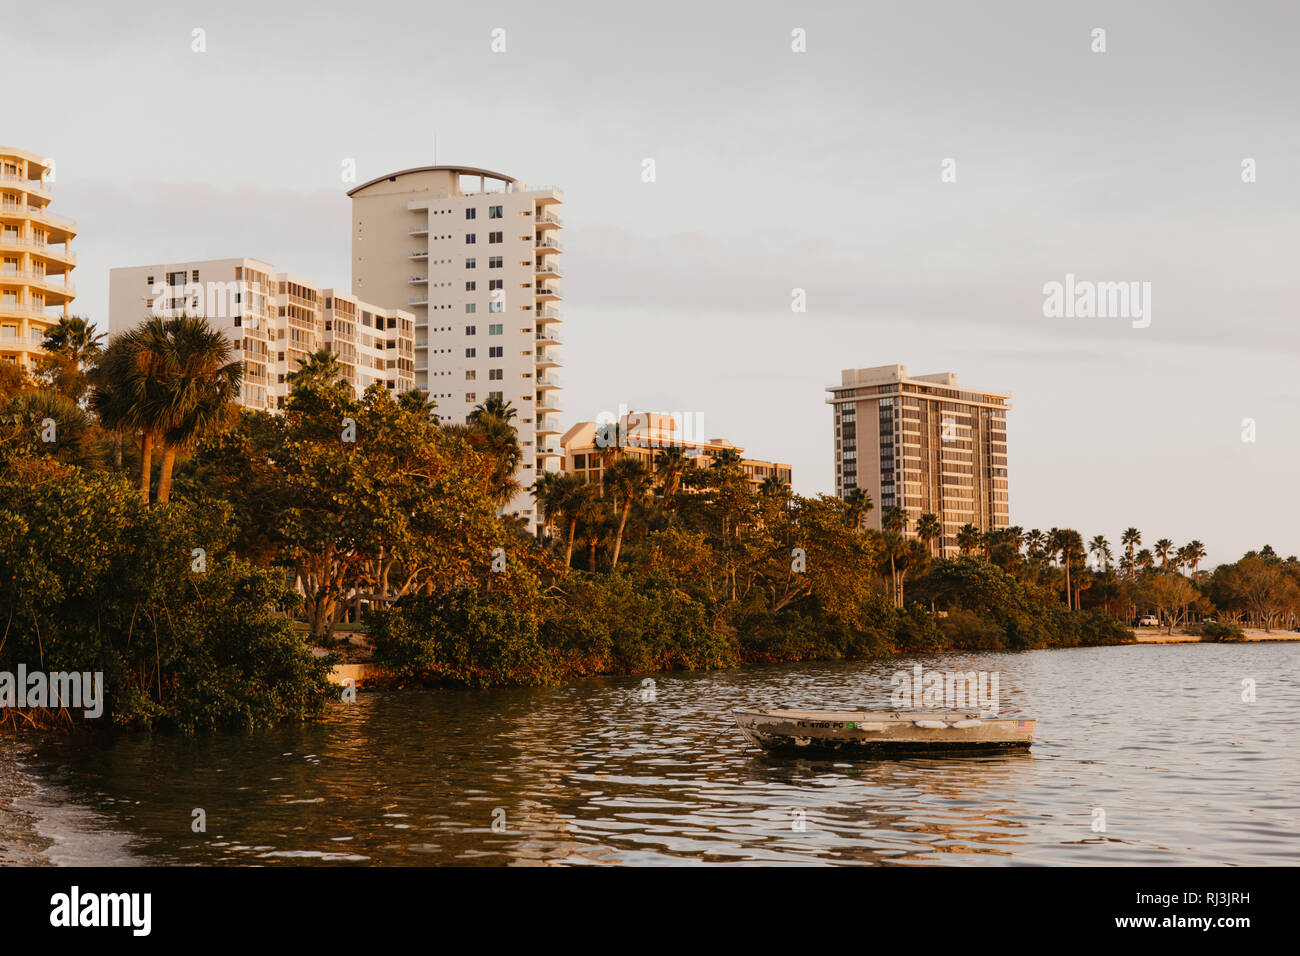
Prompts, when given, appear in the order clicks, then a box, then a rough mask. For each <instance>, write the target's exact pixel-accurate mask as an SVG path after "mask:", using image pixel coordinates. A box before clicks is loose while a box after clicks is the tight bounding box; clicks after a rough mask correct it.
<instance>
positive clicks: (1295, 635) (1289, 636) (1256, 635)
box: [1133, 627, 1300, 644]
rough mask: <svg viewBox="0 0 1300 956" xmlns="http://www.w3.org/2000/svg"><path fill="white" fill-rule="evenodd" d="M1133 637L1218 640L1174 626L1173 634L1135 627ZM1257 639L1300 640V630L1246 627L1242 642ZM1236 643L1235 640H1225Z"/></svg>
mask: <svg viewBox="0 0 1300 956" xmlns="http://www.w3.org/2000/svg"><path fill="white" fill-rule="evenodd" d="M1133 639H1134V640H1136V641H1137V642H1138V643H1139V644H1214V643H1216V641H1215V640H1214V638H1211V637H1201V636H1199V635H1197V634H1188V633H1187V632H1186V631H1183V630H1180V629H1179V628H1174V632H1173V633H1172V634H1166V633H1165V629H1164V628H1154V627H1143V628H1136V627H1135V628H1133ZM1255 641H1300V632H1296V631H1281V630H1272V631H1266V630H1264V629H1263V628H1262V627H1248V628H1245V636H1244V637H1243V638H1242V639H1241V642H1242V643H1246V642H1255ZM1225 643H1235V642H1225Z"/></svg>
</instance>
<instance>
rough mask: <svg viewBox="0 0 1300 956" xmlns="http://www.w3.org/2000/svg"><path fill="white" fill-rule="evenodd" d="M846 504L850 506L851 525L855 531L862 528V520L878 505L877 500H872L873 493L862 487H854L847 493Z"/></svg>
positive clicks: (848, 511) (848, 512)
mask: <svg viewBox="0 0 1300 956" xmlns="http://www.w3.org/2000/svg"><path fill="white" fill-rule="evenodd" d="M844 504H845V505H847V506H848V510H847V514H848V518H849V526H850V527H851V528H853V530H854V531H861V530H862V522H863V521H864V520H866V517H867V515H869V514H871V512H872V511H873V510H874V509H875V507H876V504H875V502H874V501H872V500H871V495H869V494H867V493H866V492H865V491H863V490H862V489H861V488H854V489H853V490H852V491H850V492H849V493H848V494H847V495H845V496H844Z"/></svg>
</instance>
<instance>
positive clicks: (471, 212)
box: [465, 209, 478, 219]
mask: <svg viewBox="0 0 1300 956" xmlns="http://www.w3.org/2000/svg"><path fill="white" fill-rule="evenodd" d="M476 216H478V210H477V209H466V210H465V218H466V219H474V218H475V217H476Z"/></svg>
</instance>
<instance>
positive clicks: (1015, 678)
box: [0, 644, 1300, 865]
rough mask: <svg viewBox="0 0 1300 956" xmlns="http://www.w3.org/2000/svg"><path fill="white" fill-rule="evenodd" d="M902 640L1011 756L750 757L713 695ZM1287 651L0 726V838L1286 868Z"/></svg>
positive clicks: (862, 698)
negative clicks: (101, 723)
mask: <svg viewBox="0 0 1300 956" xmlns="http://www.w3.org/2000/svg"><path fill="white" fill-rule="evenodd" d="M917 661H919V662H920V663H922V664H924V666H926V667H927V668H935V669H954V670H987V671H998V672H999V673H1000V674H1001V689H1002V697H1003V701H1004V703H1003V712H1004V713H1005V712H1019V713H1023V714H1026V715H1029V716H1034V717H1037V718H1038V720H1039V723H1038V735H1039V736H1038V741H1037V743H1035V745H1034V749H1033V751H1032V754H1031V755H1028V756H1019V757H1010V756H1004V757H992V758H977V759H945V760H900V761H879V762H861V763H842V762H833V761H820V762H819V761H812V760H809V761H792V760H784V761H782V760H773V759H769V758H765V757H763V756H761V755H760V753H759V752H758V751H756V750H754V749H752V748H750V747H749V746H748V745H747V744H746V743H745V742H744V741H743V739H742V738H741V737H740V734H739V733H738V732H737V731H736V730H735V727H734V724H733V723H732V721H731V718H730V711H731V709H732V708H735V707H742V706H754V705H758V706H787V707H808V708H824V709H847V708H850V707H854V706H858V707H861V706H870V707H876V708H878V709H883V708H887V707H888V699H889V697H888V695H889V690H890V675H891V674H892V673H894V671H895V670H899V669H910V667H911V665H912V664H913V663H914V662H917ZM1298 665H1300V645H1297V644H1265V645H1258V644H1257V645H1240V644H1238V645H1175V646H1163V647H1162V646H1145V647H1144V646H1137V647H1114V648H1088V649H1080V650H1055V651H1034V652H1029V653H1023V654H997V653H982V654H955V655H942V656H936V657H926V658H918V659H911V658H898V659H893V660H890V661H887V662H869V663H855V664H814V665H807V664H801V665H790V666H772V667H759V668H749V669H746V670H743V671H732V672H724V673H712V674H685V675H677V676H660V677H658V678H656V684H657V699H656V700H655V701H653V702H642V701H640V700H639V699H637V690H638V685H639V684H640V680H639V679H634V678H628V679H611V680H602V681H592V682H587V683H583V684H580V685H574V686H567V687H562V688H557V689H546V690H495V691H486V692H477V693H469V692H459V691H431V692H416V691H408V692H399V693H382V694H364V693H363V694H361V695H359V700H358V702H357V703H356V704H352V705H343V704H340V705H339V706H338V707H337V709H336V710H335V711H334V712H333V714H332V715H331V717H330V718H329V719H328V720H327V721H324V722H322V723H320V724H318V725H315V726H311V727H305V728H304V727H297V728H290V729H283V730H277V731H274V732H270V733H263V734H259V735H257V736H255V737H219V738H214V739H209V740H202V741H186V740H183V739H179V738H173V737H133V738H126V739H121V740H119V741H117V742H116V743H114V744H112V745H111V746H108V747H102V746H101V747H100V748H98V749H90V748H87V747H86V745H85V744H84V742H83V743H77V744H72V743H70V742H66V741H64V742H57V743H53V744H51V745H48V747H47V749H43V750H40V752H39V753H38V755H36V756H34V757H33V756H32V755H31V754H28V755H26V756H23V757H21V758H18V759H17V761H16V766H15V759H16V758H15V757H14V748H13V747H12V745H10V744H0V769H3V771H4V772H3V774H2V775H0V807H4V808H5V809H4V810H3V812H2V813H0V858H7V859H9V860H11V861H27V862H55V863H146V862H148V863H182V864H193V863H239V864H254V865H266V864H271V865H286V864H303V863H309V864H319V863H322V862H327V863H337V864H344V865H356V864H390V865H391V864H433V863H459V864H501V863H550V864H556V863H569V864H584V863H597V864H606V863H632V864H648V863H677V864H687V863H708V862H721V863H739V862H756V861H757V862H771V863H793V864H825V863H856V864H881V863H892V864H920V865H926V864H930V865H933V864H984V865H989V864H992V865H1005V864H1021V863H1032V864H1054V863H1071V864H1080V863H1085V864H1086V863H1095V864H1119V865H1152V864H1156V865H1160V864H1165V865H1171V864H1207V863H1209V864H1213V863H1217V864H1235V865H1242V864H1296V863H1300V737H1298V735H1297V726H1300V725H1298V724H1297V718H1300V674H1298ZM1243 678H1253V679H1254V680H1255V681H1256V683H1257V695H1258V700H1257V702H1255V703H1243V702H1242V700H1241V691H1242V688H1241V681H1242V679H1243ZM195 808H203V809H204V810H206V812H207V832H206V833H193V832H192V831H191V820H192V811H193V809H195ZM1093 808H1102V809H1103V810H1104V811H1105V814H1106V832H1105V833H1096V832H1093V830H1092V828H1091V824H1092V821H1093ZM796 811H802V813H801V814H800V813H796ZM502 813H503V814H504V821H503V822H504V827H505V830H506V832H495V831H494V829H493V821H494V815H495V817H496V818H497V819H500V818H501V817H502ZM800 817H802V819H803V821H804V827H805V829H804V830H803V831H802V832H800V831H799V830H797V829H795V827H796V826H797V824H798V820H799V818H800ZM500 825H501V824H498V826H500Z"/></svg>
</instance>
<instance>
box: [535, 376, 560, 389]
mask: <svg viewBox="0 0 1300 956" xmlns="http://www.w3.org/2000/svg"><path fill="white" fill-rule="evenodd" d="M536 382H537V388H538V390H539V391H540V390H541V389H547V388H564V383H563V382H562V381H561V380H560V376H558V375H539V376H537V378H536Z"/></svg>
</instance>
